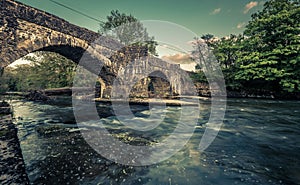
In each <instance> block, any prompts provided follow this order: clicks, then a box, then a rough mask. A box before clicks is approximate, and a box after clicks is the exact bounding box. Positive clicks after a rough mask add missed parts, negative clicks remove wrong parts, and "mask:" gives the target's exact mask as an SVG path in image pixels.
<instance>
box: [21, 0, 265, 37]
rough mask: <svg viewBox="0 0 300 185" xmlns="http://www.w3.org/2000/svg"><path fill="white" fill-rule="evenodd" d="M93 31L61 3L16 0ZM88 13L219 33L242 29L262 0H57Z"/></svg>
mask: <svg viewBox="0 0 300 185" xmlns="http://www.w3.org/2000/svg"><path fill="white" fill-rule="evenodd" d="M19 1H20V2H22V3H25V4H27V5H30V6H33V7H36V8H38V9H42V10H44V11H47V12H49V13H51V14H54V15H57V16H59V17H61V18H63V19H65V20H67V21H69V22H71V23H73V24H76V25H79V26H82V27H86V28H88V29H91V30H93V31H97V30H99V23H97V22H96V21H94V20H92V19H89V18H87V17H84V16H82V15H80V14H78V13H75V12H73V11H71V10H68V9H66V8H64V7H61V6H59V5H57V4H55V3H53V2H51V1H50V0H19ZM56 1H58V2H60V3H62V4H64V5H67V6H69V7H71V8H73V9H76V10H78V11H80V12H83V13H85V14H88V15H89V16H91V17H94V18H96V19H99V20H102V21H105V20H106V16H107V15H109V14H110V11H111V10H119V11H120V12H124V13H126V14H132V15H133V16H135V17H136V18H138V19H139V20H162V21H169V22H173V23H176V24H179V25H181V26H184V27H186V28H187V29H189V30H191V31H193V32H195V33H196V34H197V35H199V36H201V35H203V34H206V33H211V34H213V35H215V36H218V37H222V36H227V35H229V34H231V33H234V34H238V33H242V31H243V29H244V26H245V24H246V23H247V22H248V21H249V20H250V18H251V14H252V13H254V12H256V11H258V10H261V9H262V5H263V2H264V0H257V1H250V0H84V1H82V0H56Z"/></svg>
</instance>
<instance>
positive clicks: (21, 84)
mask: <svg viewBox="0 0 300 185" xmlns="http://www.w3.org/2000/svg"><path fill="white" fill-rule="evenodd" d="M24 59H26V60H29V61H31V64H23V65H19V66H18V67H16V68H12V67H7V68H6V69H5V71H4V74H3V76H2V77H1V78H2V79H1V84H5V86H3V88H2V89H3V91H4V90H10V91H28V90H39V89H47V88H58V87H71V86H72V82H73V75H74V72H75V69H76V64H75V63H74V62H72V61H70V60H68V59H66V58H64V57H63V56H61V55H59V54H56V53H50V52H36V53H35V55H33V56H26V57H25V58H24Z"/></svg>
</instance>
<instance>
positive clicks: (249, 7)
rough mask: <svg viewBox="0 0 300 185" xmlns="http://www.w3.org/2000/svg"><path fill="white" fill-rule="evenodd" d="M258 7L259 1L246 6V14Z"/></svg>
mask: <svg viewBox="0 0 300 185" xmlns="http://www.w3.org/2000/svg"><path fill="white" fill-rule="evenodd" d="M257 5H258V2H257V1H251V2H250V3H248V4H246V6H245V8H244V14H246V13H248V12H249V10H251V9H252V8H254V7H256V6H257Z"/></svg>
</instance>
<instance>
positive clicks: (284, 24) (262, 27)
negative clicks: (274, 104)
mask: <svg viewBox="0 0 300 185" xmlns="http://www.w3.org/2000/svg"><path fill="white" fill-rule="evenodd" d="M244 36H245V38H246V39H245V41H244V42H243V45H242V52H241V56H240V57H239V59H238V62H239V70H238V73H237V74H236V79H240V80H248V81H249V80H259V81H264V82H266V83H272V84H273V86H274V87H276V88H277V89H275V90H285V91H289V92H296V91H300V55H299V53H300V7H299V1H289V0H270V1H268V2H266V3H265V5H264V9H263V10H262V11H261V12H258V13H255V14H253V15H252V20H251V21H250V22H249V24H248V25H247V26H246V30H245V32H244Z"/></svg>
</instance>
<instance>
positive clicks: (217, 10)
mask: <svg viewBox="0 0 300 185" xmlns="http://www.w3.org/2000/svg"><path fill="white" fill-rule="evenodd" d="M220 12H221V8H216V9H214V10H213V11H212V12H211V13H210V14H211V15H216V14H218V13H220Z"/></svg>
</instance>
